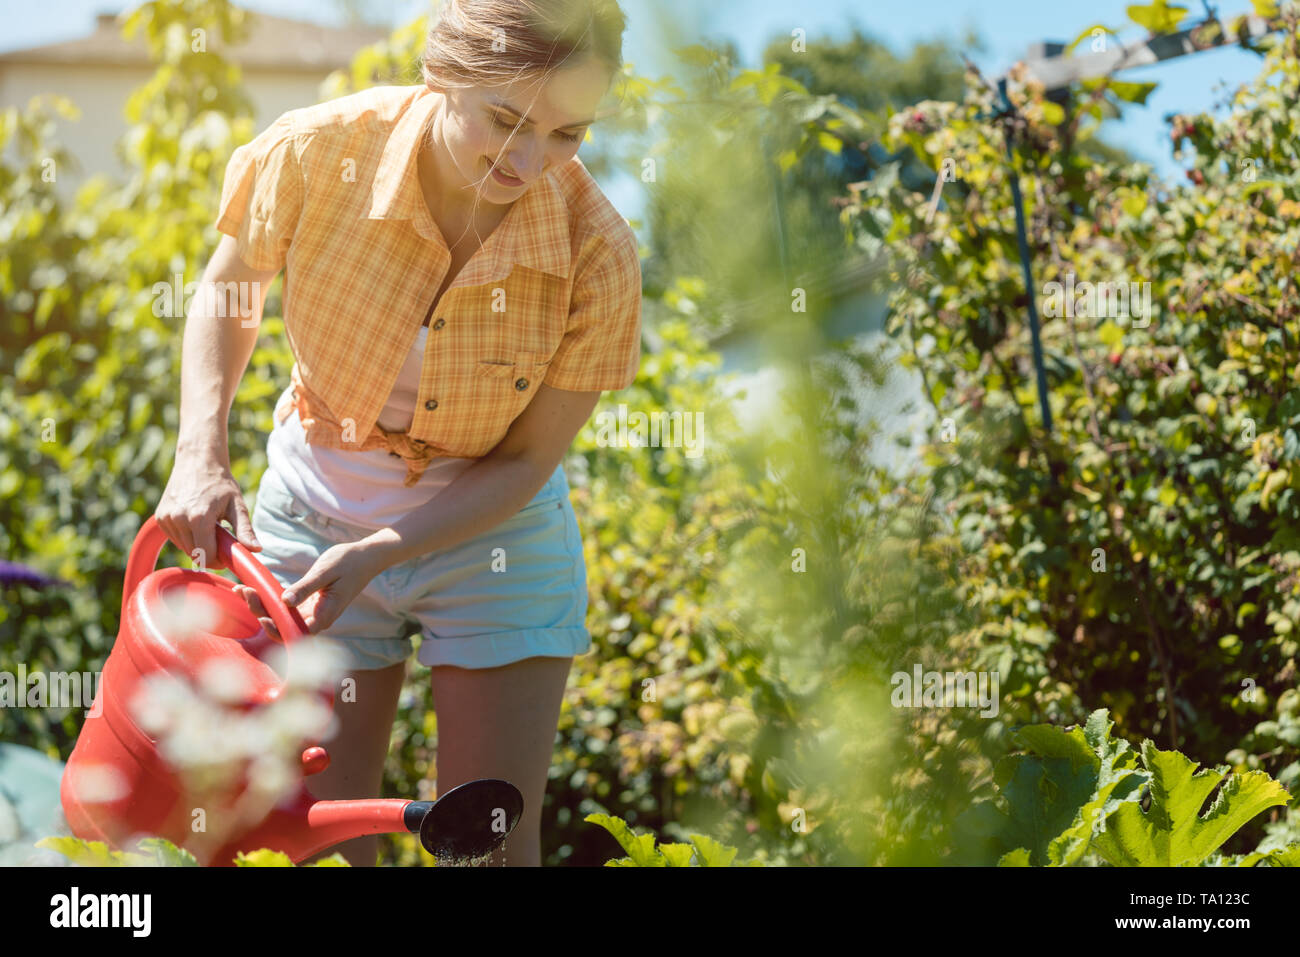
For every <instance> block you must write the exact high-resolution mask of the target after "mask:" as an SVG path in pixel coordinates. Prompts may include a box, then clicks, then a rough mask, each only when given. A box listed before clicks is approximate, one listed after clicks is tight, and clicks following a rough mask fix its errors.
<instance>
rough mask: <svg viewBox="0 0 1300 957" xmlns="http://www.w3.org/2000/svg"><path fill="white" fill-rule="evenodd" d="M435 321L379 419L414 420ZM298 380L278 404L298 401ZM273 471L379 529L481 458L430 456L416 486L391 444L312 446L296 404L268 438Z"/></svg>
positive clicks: (303, 497)
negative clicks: (381, 446)
mask: <svg viewBox="0 0 1300 957" xmlns="http://www.w3.org/2000/svg"><path fill="white" fill-rule="evenodd" d="M428 332H429V327H428V326H421V327H420V334H419V335H418V336H416V339H415V345H414V346H412V347H411V351H410V352H409V353H407V356H406V361H405V363H403V365H402V370H401V372H399V373H398V376H397V381H396V382H395V383H394V384H393V391H392V392H391V393H390V394H389V396H388V403H387V405H385V406H384V410H383V411H382V412H381V413H380V414H379V424H380V425H381V426H383V427H384V428H385V429H387V430H388V431H390V432H393V431H398V432H400V431H404V430H406V429H409V428H410V427H411V421H412V419H413V418H414V417H415V399H416V394H417V393H418V392H419V388H420V369H421V366H422V365H423V360H424V344H425V341H426V339H427V337H428ZM292 391H293V387H292V386H289V387H288V388H286V389H285V390H284V392H282V393H281V394H280V398H279V401H278V402H277V403H276V408H277V409H278V408H280V406H281V405H282V404H283V403H286V402H292V401H293V396H292ZM266 458H267V470H268V471H274V472H275V473H276V475H277V477H278V478H279V479H280V480H281V482H283V484H284V487H285V488H287V489H288V490H289V491H290V492H292V493H293V494H294V496H295V497H296V498H298V499H299V500H300V501H302V502H303V503H305V504H306V505H308V506H309V507H310V508H313V509H315V510H316V511H317V512H320V513H321V514H322V515H325V516H327V517H329V518H334V519H338V520H339V521H342V522H350V523H351V524H353V525H361V526H365V527H366V528H371V529H379V528H384V527H385V526H387V525H391V524H393V523H394V522H397V521H400V520H401V519H402V518H404V517H405V516H406V515H407V514H408V513H410V512H411V511H413V510H415V509H417V508H419V507H420V506H422V505H424V504H426V503H427V502H428V501H429V500H430V499H431V498H433V497H434V496H435V495H436V494H437V493H438V492H440V491H442V490H443V489H444V488H446V487H447V486H448V485H450V484H451V483H452V481H453V480H454V479H455V478H456V476H457V475H459V474H460V473H461V472H463V471H464V470H465V469H467V468H469V466H471V465H473V464H474V462H475V461H477V460H476V459H464V458H452V457H449V456H440V457H438V458H435V459H433V460H432V461H430V463H429V467H428V468H427V469H425V471H424V474H423V475H421V476H420V479H419V481H417V482H416V483H415V484H414V485H412V486H410V487H409V488H408V487H407V486H406V485H404V484H402V483H403V482H404V481H405V480H406V460H405V459H402V458H400V457H397V456H394V455H392V454H391V453H389V452H387V451H385V450H384V449H367V450H366V451H364V452H360V451H356V450H351V449H330V448H325V447H323V446H319V445H308V444H307V442H306V439H305V435H304V432H303V428H302V423H301V422H300V421H299V420H298V413H297V412H296V411H295V412H293V413H292V414H291V415H289V416H288V417H287V418H286V419H285V420H284V421H283V422H278V421H277V422H276V424H275V426H274V428H272V430H271V435H270V438H269V439H268V440H267V443H266Z"/></svg>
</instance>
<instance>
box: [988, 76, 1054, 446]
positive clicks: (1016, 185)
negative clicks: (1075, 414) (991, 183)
mask: <svg viewBox="0 0 1300 957" xmlns="http://www.w3.org/2000/svg"><path fill="white" fill-rule="evenodd" d="M998 93H999V94H1000V95H1001V96H1002V107H1003V109H1004V110H1005V111H1006V112H1008V113H1014V112H1015V111H1014V109H1013V107H1012V106H1011V100H1010V99H1008V97H1007V80H1006V77H1002V78H1001V79H999V80H998ZM1005 133H1006V139H1007V171H1008V172H1009V173H1010V174H1011V199H1012V200H1013V201H1014V203H1015V207H1016V240H1017V241H1018V242H1019V244H1020V265H1021V268H1022V269H1023V270H1024V273H1025V298H1026V299H1028V300H1029V332H1030V335H1031V336H1032V338H1033V342H1034V371H1035V373H1036V374H1037V377H1038V405H1039V407H1040V408H1041V409H1042V413H1043V428H1044V429H1046V430H1047V434H1048V435H1051V434H1052V407H1051V405H1050V404H1049V403H1048V401H1047V370H1046V369H1045V368H1044V367H1043V344H1042V341H1041V339H1040V337H1039V334H1038V306H1037V305H1036V304H1035V302H1034V272H1033V267H1032V265H1031V264H1030V261H1029V237H1028V235H1027V234H1026V232H1025V203H1024V199H1023V198H1022V197H1021V195H1020V177H1019V176H1017V175H1016V166H1015V162H1016V161H1015V155H1014V151H1013V149H1012V140H1013V134H1012V132H1011V129H1010V127H1007V129H1006V130H1005ZM1013 388H1014V386H1013Z"/></svg>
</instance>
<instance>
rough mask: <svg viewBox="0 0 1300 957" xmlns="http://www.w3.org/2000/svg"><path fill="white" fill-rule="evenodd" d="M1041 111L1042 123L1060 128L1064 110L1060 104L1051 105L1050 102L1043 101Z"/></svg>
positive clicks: (1063, 118) (1063, 119) (1063, 120)
mask: <svg viewBox="0 0 1300 957" xmlns="http://www.w3.org/2000/svg"><path fill="white" fill-rule="evenodd" d="M1042 109H1043V119H1044V121H1046V122H1048V123H1050V124H1052V125H1053V126H1060V125H1061V124H1062V123H1064V122H1065V109H1064V108H1063V107H1062V106H1061V104H1060V103H1053V102H1052V101H1051V100H1044V101H1043V104H1042Z"/></svg>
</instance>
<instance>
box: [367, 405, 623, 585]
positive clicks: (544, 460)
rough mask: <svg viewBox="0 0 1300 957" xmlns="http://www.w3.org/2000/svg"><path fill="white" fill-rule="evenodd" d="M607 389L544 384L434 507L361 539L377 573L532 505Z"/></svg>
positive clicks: (455, 542)
mask: <svg viewBox="0 0 1300 957" xmlns="http://www.w3.org/2000/svg"><path fill="white" fill-rule="evenodd" d="M600 395H601V394H600V393H599V392H569V391H566V390H564V389H554V388H551V387H550V386H548V385H546V384H545V383H542V385H541V386H540V387H539V388H538V390H537V395H535V396H533V399H532V401H531V402H529V403H528V406H527V407H526V408H525V409H524V411H523V412H521V413H520V414H519V417H518V418H516V419H515V420H514V422H512V423H511V424H510V429H509V431H507V432H506V435H505V438H503V439H502V440H501V441H500V442H498V443H497V445H496V446H495V447H494V448H493V449H492V451H491V452H489V453H488V454H487V455H485V456H483V458H481V459H479V460H478V461H477V462H475V463H474V464H472V465H471V466H469V468H467V469H465V471H464V472H462V473H460V475H458V476H456V478H455V480H454V481H453V482H452V483H451V484H450V485H448V486H447V487H446V488H445V489H443V490H442V491H441V492H439V493H438V494H437V496H435V497H434V498H433V499H432V501H431V502H430V503H429V505H428V506H426V507H425V508H422V509H416V510H415V511H414V512H411V513H410V514H409V515H407V516H406V517H405V518H403V519H402V520H401V521H400V522H396V523H394V524H393V525H390V526H388V527H387V528H381V529H379V531H377V532H374V533H373V534H371V535H369V536H367V537H366V538H364V539H362V540H361V541H360V542H358V543H357V545H358V547H360V548H362V549H363V550H365V551H366V552H368V553H370V554H372V555H373V556H374V561H375V562H376V564H377V565H378V571H376V574H378V573H379V571H383V569H385V568H388V567H390V566H392V565H397V564H400V563H402V562H405V561H410V560H411V559H412V558H418V557H419V556H421V555H427V554H428V553H429V552H431V551H435V550H438V549H444V548H450V547H452V546H453V545H459V544H460V543H461V542H465V541H468V540H469V539H471V538H474V537H475V536H476V535H480V534H482V533H483V532H486V531H488V530H489V529H491V528H495V527H496V526H497V525H499V524H500V523H501V522H503V521H505V520H506V519H507V518H510V516H512V515H514V514H515V513H516V512H518V511H519V510H520V509H521V508H523V507H524V506H525V505H527V504H528V503H529V502H530V501H532V499H533V496H534V495H536V494H537V493H538V492H539V491H541V488H542V486H543V485H545V484H546V483H547V481H548V480H549V479H550V477H551V475H552V474H553V473H554V472H555V468H556V466H558V465H559V464H560V462H561V461H562V460H563V458H564V453H565V452H567V451H568V449H569V446H570V445H572V444H573V440H574V438H575V437H576V436H577V434H578V430H579V429H581V428H582V426H583V425H584V424H585V423H586V421H587V420H588V419H589V418H591V413H592V410H593V409H595V407H596V403H597V401H599V399H600Z"/></svg>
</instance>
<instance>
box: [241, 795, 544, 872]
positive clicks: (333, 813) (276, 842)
mask: <svg viewBox="0 0 1300 957" xmlns="http://www.w3.org/2000/svg"><path fill="white" fill-rule="evenodd" d="M523 809H524V800H523V795H522V794H520V793H519V789H518V788H516V787H515V786H514V785H513V784H511V783H510V782H508V781H501V780H498V779H495V778H482V779H479V780H477V781H469V782H467V783H465V784H461V785H459V786H458V787H454V788H452V789H451V790H449V791H448V792H447V793H445V794H443V795H441V796H439V798H438V800H436V801H406V800H402V799H394V798H384V799H378V798H375V799H371V798H367V799H363V800H355V801H317V800H316V799H315V798H313V797H312V796H311V794H310V793H309V792H308V791H307V790H306V789H305V788H304V789H302V790H300V791H299V792H298V796H297V798H296V799H295V800H294V801H293V802H292V803H291V804H290V805H289V806H287V807H281V808H278V809H276V810H275V811H274V812H273V813H272V814H271V815H270V816H269V817H268V818H267V819H266V820H265V821H263V822H262V824H261V825H260V826H259V827H257V828H256V829H255V830H253V831H251V832H248V833H246V834H244V835H243V836H242V837H241V838H240V839H239V841H238V842H237V843H232V844H230V845H228V846H227V847H225V848H223V849H222V850H221V851H220V852H219V854H218V855H217V856H216V859H217V860H219V861H223V862H224V861H229V860H232V859H233V858H234V857H235V855H236V854H237V853H238V852H240V851H243V852H245V853H247V852H250V851H254V850H257V849H259V848H263V847H266V848H271V849H272V850H281V851H283V852H284V853H286V854H288V855H289V858H290V860H292V861H293V862H294V863H298V862H299V861H302V860H304V859H305V858H308V857H311V856H312V855H314V854H317V853H319V852H320V851H323V850H325V849H326V848H328V847H333V846H334V845H335V844H339V843H342V842H343V841H346V840H350V839H352V838H354V837H364V836H366V835H369V834H396V833H401V832H404V831H405V832H410V833H412V834H418V835H419V836H420V843H421V844H422V845H423V846H424V849H425V850H426V851H428V852H429V853H430V854H432V855H434V857H436V858H438V859H439V860H459V859H465V858H477V857H483V856H485V855H487V854H489V853H491V852H492V851H494V850H495V849H496V848H498V847H499V846H500V845H501V844H502V842H504V841H505V839H506V837H507V836H508V835H509V834H510V832H511V831H513V830H514V828H515V825H516V824H518V823H519V818H520V817H521V816H522V814H523Z"/></svg>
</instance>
